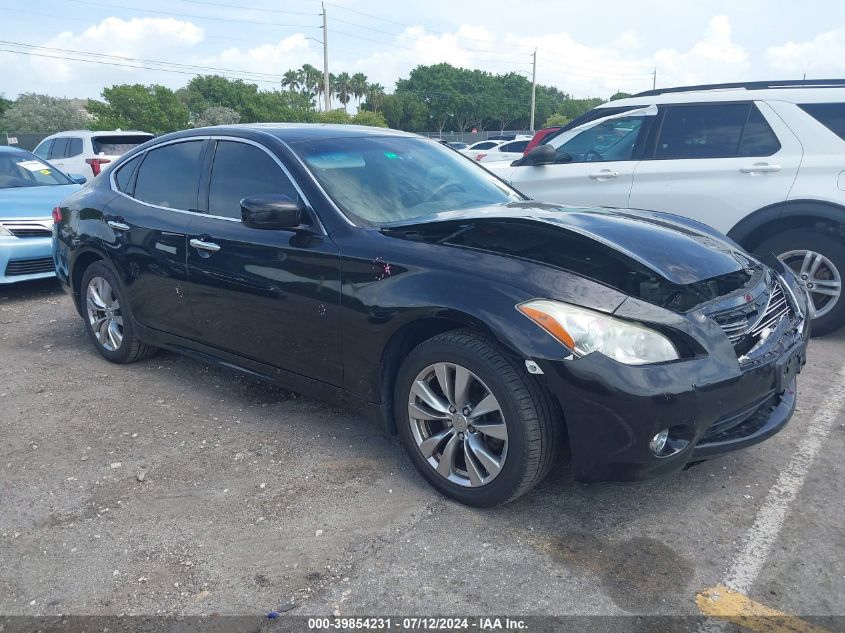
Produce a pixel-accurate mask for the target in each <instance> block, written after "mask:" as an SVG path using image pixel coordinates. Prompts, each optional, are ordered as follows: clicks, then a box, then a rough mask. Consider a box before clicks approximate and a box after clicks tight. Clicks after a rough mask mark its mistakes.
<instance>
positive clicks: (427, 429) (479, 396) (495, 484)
mask: <svg viewBox="0 0 845 633" xmlns="http://www.w3.org/2000/svg"><path fill="white" fill-rule="evenodd" d="M444 382H445V383H446V384H447V388H446V389H443V388H442V385H443V384H444ZM426 388H428V389H429V391H426ZM447 392H448V394H447ZM418 394H423V397H422V398H421V397H420V396H419V395H418ZM429 402H431V403H433V404H434V405H435V406H433V407H432V406H429V405H428V404H427V403H429ZM482 402H485V403H487V404H486V406H485V405H484V404H482ZM452 409H454V410H455V411H454V412H452ZM482 410H489V412H488V413H483V411H482ZM394 411H395V412H396V423H397V427H398V430H399V436H400V438H401V440H402V443H403V445H404V446H405V449H406V450H407V452H408V454H409V456H410V457H411V461H413V462H414V465H415V466H416V467H417V469H418V470H419V471H420V473H421V474H422V475H423V476H424V477H425V478H426V479H427V480H428V481H429V483H431V484H432V485H433V486H434V487H435V488H437V489H438V490H439V491H440V492H441V493H443V494H444V495H446V496H448V497H451V498H452V499H455V500H456V501H460V502H461V503H464V504H467V505H471V506H479V507H489V506H495V505H499V504H503V503H508V502H510V501H513V500H514V499H516V498H517V497H520V496H521V495H524V494H525V493H526V492H528V491H529V490H531V489H532V488H533V487H534V486H536V485H537V484H538V483H539V482H540V481H541V480H542V479H543V478H544V477H545V476H546V475H547V474H548V472H549V469H550V468H551V466H552V463H553V461H554V458H555V457H556V456H557V453H558V448H559V445H560V436H561V429H562V420H561V418H560V415H559V414H558V409H557V407H556V406H554V401H553V400H552V399H551V397H550V396H549V395H548V394H547V393H546V392H545V390H544V389H543V388H542V387H541V386H540V385H539V384H537V382H536V379H534V378H533V377H532V376H531V375H530V374H528V372H527V371H526V370H525V369H524V367H522V366H521V364H520V363H519V362H518V360H516V359H513V358H511V356H510V355H509V354H508V353H507V352H506V351H504V350H502V349H501V348H499V347H498V346H497V345H496V344H494V343H493V342H492V341H489V340H488V339H486V338H484V337H481V336H479V335H478V334H476V333H474V332H470V331H464V330H458V331H451V332H446V333H444V334H440V335H438V336H435V337H434V338H431V339H429V340H427V341H425V342H423V343H421V344H420V345H419V346H417V347H416V348H415V349H414V350H412V351H411V353H410V354H408V356H407V358H406V359H405V361H404V362H403V364H402V366H401V368H400V369H399V373H398V375H397V379H396V384H395V388H394ZM412 413H413V415H414V417H413V418H412ZM420 416H422V417H420ZM450 445H451V448H450ZM447 458H448V459H447Z"/></svg>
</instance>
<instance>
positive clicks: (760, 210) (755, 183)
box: [485, 80, 845, 334]
mask: <svg viewBox="0 0 845 633" xmlns="http://www.w3.org/2000/svg"><path fill="white" fill-rule="evenodd" d="M544 143H547V145H540V146H538V147H536V148H534V149H533V150H532V151H531V152H529V154H528V155H527V156H526V157H524V158H522V159H519V160H517V161H514V162H513V163H511V164H510V165H507V164H501V163H491V164H488V165H485V167H488V168H489V169H490V170H491V171H493V172H494V173H496V174H497V175H499V176H501V177H503V178H505V179H506V180H508V181H510V182H511V183H513V185H514V186H515V187H517V188H518V189H520V190H522V191H523V192H524V193H526V194H527V195H529V196H531V197H534V198H538V199H541V200H550V201H554V202H561V203H566V204H573V205H590V206H612V207H630V208H639V209H652V210H658V211H667V212H671V213H676V214H678V215H683V216H686V217H688V218H692V219H694V220H698V221H700V222H704V223H706V224H709V225H711V226H712V227H714V228H716V229H718V230H719V231H722V232H723V233H726V234H727V235H728V236H729V237H731V238H733V239H734V240H735V241H736V242H738V243H739V244H741V245H742V246H744V247H745V248H746V249H747V250H749V251H751V252H754V253H756V254H758V255H759V256H761V257H763V256H768V255H769V254H773V255H775V256H776V257H778V258H780V259H781V260H782V261H784V262H786V263H787V264H788V265H789V266H791V267H792V268H793V269H794V270H795V271H796V273H797V274H798V276H799V277H800V279H801V281H802V283H803V284H804V286H805V287H806V289H807V291H808V292H809V294H810V296H811V297H812V299H813V302H814V304H815V311H816V315H815V318H814V319H813V328H814V332H815V333H816V334H824V333H826V332H830V331H831V330H833V329H835V328H836V327H838V326H840V325H842V324H843V323H845V298H843V293H842V280H843V276H845V80H825V81H783V82H778V83H772V82H755V83H746V84H721V85H714V86H695V87H691V88H672V89H667V90H653V91H649V92H643V93H641V94H638V95H635V96H633V97H630V98H627V99H620V100H618V101H611V102H609V103H605V104H603V105H601V106H599V107H597V108H595V109H593V110H591V111H590V112H588V113H586V114H585V115H582V116H581V117H579V118H578V119H576V120H575V121H573V122H572V123H570V124H569V125H568V126H566V127H565V128H563V129H562V130H561V131H560V132H558V133H556V134H555V135H551V136H550V137H548V138H547V139H544Z"/></svg>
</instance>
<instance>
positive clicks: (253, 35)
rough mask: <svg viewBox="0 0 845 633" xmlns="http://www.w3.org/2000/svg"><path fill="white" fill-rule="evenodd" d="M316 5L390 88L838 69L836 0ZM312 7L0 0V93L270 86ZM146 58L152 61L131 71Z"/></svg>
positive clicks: (317, 21)
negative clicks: (507, 76)
mask: <svg viewBox="0 0 845 633" xmlns="http://www.w3.org/2000/svg"><path fill="white" fill-rule="evenodd" d="M325 6H326V15H327V20H328V43H329V70H330V71H331V72H334V73H337V72H342V71H347V72H349V73H350V74H352V73H356V72H363V73H364V74H366V75H367V77H368V78H369V80H370V81H371V82H379V83H381V84H382V85H383V86H385V88H386V89H387V91H388V92H392V90H393V88H394V85H395V82H396V79H397V78H401V77H407V76H408V73H409V72H410V71H411V70H412V69H413V68H414V67H415V66H417V65H420V64H434V63H439V62H448V63H450V64H453V65H455V66H461V67H467V68H480V69H482V70H487V71H490V72H493V73H506V72H518V73H522V74H524V75H525V76H526V77H528V78H529V79H530V77H531V72H532V53H533V51H534V49H535V48H536V50H537V82H538V83H541V84H546V85H553V86H555V87H557V88H559V89H561V90H563V91H565V92H568V93H569V94H571V95H573V96H575V97H608V96H609V95H611V94H613V93H614V92H616V91H619V90H622V91H625V92H637V91H641V90H646V89H649V88H651V86H652V82H653V81H654V77H653V74H652V73H654V72H655V70H656V75H657V76H656V83H657V86H658V87H667V86H674V85H689V84H697V83H712V82H724V81H744V80H761V79H800V78H802V77H803V76H804V75H805V74H806V76H807V77H808V78H829V77H843V76H845V2H842V1H841V0H804V1H803V2H796V1H795V0H791V1H785V0H764V1H761V0H733V1H732V2H723V1H721V0H710V1H702V2H694V1H692V0H635V1H632V0H602V1H601V2H584V1H583V0H581V1H580V2H572V1H570V0H558V1H543V2H541V1H538V0H519V1H518V2H515V1H514V0H484V1H483V2H482V1H479V0H459V1H456V0H426V1H425V2H419V1H414V0H404V1H397V0H393V1H391V2H384V1H376V0H335V1H333V2H327V3H326V5H325ZM320 12H321V4H320V2H318V1H317V0H276V1H274V2H271V1H268V0H247V1H246V2H244V3H240V2H238V3H232V2H229V3H227V2H225V0H145V1H144V2H140V1H139V0H114V1H111V0H61V1H57V0H42V1H41V2H37V3H23V2H21V1H20V0H0V14H2V16H3V19H2V21H1V22H0V93H2V94H4V95H5V96H6V97H7V98H14V97H16V96H17V95H18V94H19V93H22V92H38V93H46V94H50V95H54V96H61V97H83V98H86V97H87V98H97V97H99V96H100V93H101V91H102V89H103V87H104V86H110V85H112V84H117V83H143V84H150V83H160V84H164V85H166V86H169V87H171V88H178V87H181V86H183V85H184V84H186V83H187V82H188V81H189V80H190V78H191V76H192V75H194V74H210V73H213V72H217V74H223V75H226V76H229V77H232V78H243V79H245V80H247V81H251V82H253V83H257V84H258V85H259V86H261V87H262V88H265V89H271V88H273V87H279V80H280V77H281V75H282V74H283V73H284V72H285V71H286V70H288V69H290V68H299V67H300V66H302V64H304V63H308V64H312V65H314V66H316V67H318V68H320V69H322V66H323V47H322V43H321V41H322V37H323V35H322V29H321V28H320V25H321V23H322V18H321V17H320ZM9 51H19V52H18V53H13V52H9ZM71 51H72V52H71ZM20 52H25V53H28V54H20ZM69 56H71V57H75V58H77V59H79V58H84V59H88V60H93V61H95V62H97V63H92V62H83V61H71V60H68V59H67V57H69ZM131 60H145V61H143V62H141V61H131ZM160 62H166V65H164V64H161V63H160ZM140 65H144V66H148V67H155V68H137V67H129V66H140ZM211 69H217V70H216V71H215V70H211ZM350 107H352V106H350Z"/></svg>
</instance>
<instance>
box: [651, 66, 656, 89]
mask: <svg viewBox="0 0 845 633" xmlns="http://www.w3.org/2000/svg"><path fill="white" fill-rule="evenodd" d="M651 89H652V90H657V66H655V67H654V73H653V74H652V76H651Z"/></svg>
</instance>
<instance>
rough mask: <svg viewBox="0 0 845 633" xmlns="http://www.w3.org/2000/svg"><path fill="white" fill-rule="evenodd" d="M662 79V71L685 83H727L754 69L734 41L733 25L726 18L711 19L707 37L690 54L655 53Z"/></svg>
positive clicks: (719, 16) (706, 33)
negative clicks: (732, 37) (732, 34)
mask: <svg viewBox="0 0 845 633" xmlns="http://www.w3.org/2000/svg"><path fill="white" fill-rule="evenodd" d="M653 57H654V61H655V65H656V66H657V69H658V71H657V72H658V77H660V76H661V74H662V73H661V71H663V73H665V74H667V75H668V76H669V77H671V78H673V79H675V81H680V82H682V83H683V84H697V83H705V82H724V81H730V80H732V79H740V78H742V77H744V76H746V75H747V74H748V71H749V70H750V68H751V63H750V61H749V55H748V52H747V51H746V50H745V49H744V48H743V47H742V46H740V45H739V44H736V43H734V42H733V40H732V39H731V22H730V19H729V18H728V16H726V15H717V16H715V17H713V18H712V19H711V20H710V23H709V25H708V27H707V30H706V31H705V34H704V38H703V39H702V40H700V41H698V42H696V43H695V44H694V45H693V46H692V47H691V48H690V49H689V50H688V51H686V52H683V53H681V52H678V51H677V50H675V49H663V50H659V51H657V52H656V53H655V54H654V56H653Z"/></svg>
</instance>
